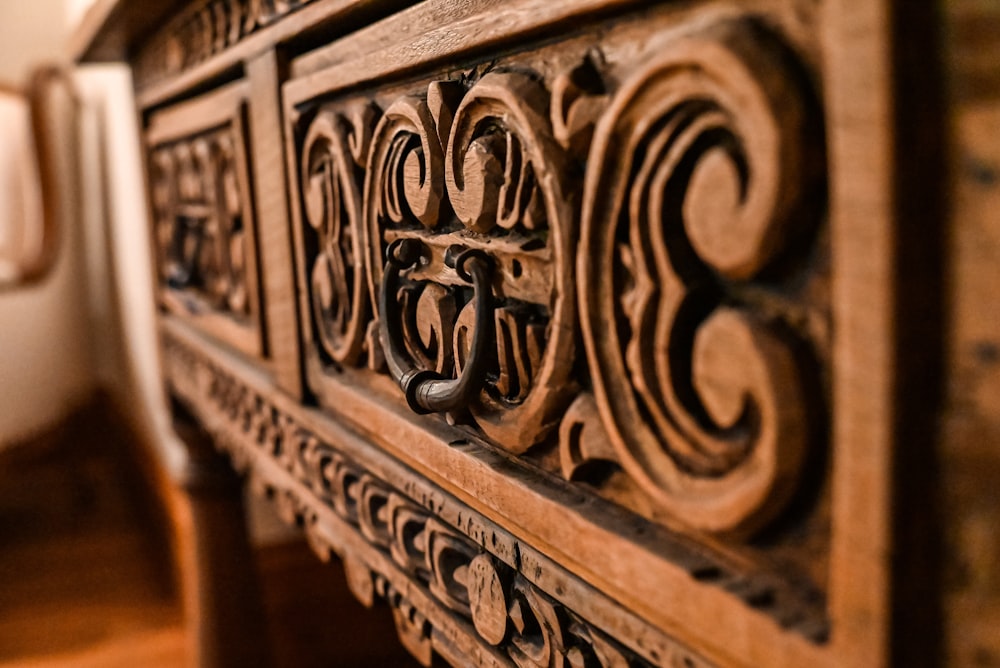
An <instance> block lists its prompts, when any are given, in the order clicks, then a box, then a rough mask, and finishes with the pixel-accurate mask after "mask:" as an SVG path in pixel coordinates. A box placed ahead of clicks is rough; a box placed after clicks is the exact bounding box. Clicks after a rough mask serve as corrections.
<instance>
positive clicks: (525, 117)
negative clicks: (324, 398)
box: [445, 72, 575, 452]
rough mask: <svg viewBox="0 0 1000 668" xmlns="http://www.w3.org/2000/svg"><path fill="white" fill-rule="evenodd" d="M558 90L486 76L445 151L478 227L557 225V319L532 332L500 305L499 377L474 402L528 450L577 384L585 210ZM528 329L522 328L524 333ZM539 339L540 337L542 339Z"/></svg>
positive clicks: (469, 97) (492, 432)
mask: <svg viewBox="0 0 1000 668" xmlns="http://www.w3.org/2000/svg"><path fill="white" fill-rule="evenodd" d="M548 108H549V97H548V94H547V93H546V91H545V89H544V88H543V87H542V85H541V84H540V83H538V82H537V81H535V80H533V79H531V78H530V77H528V76H526V75H524V74H519V73H511V72H503V73H501V72H492V73H489V74H486V75H485V76H483V78H482V79H480V80H479V81H478V82H477V83H476V85H475V86H473V87H472V89H471V90H469V92H468V93H467V94H466V95H465V97H464V98H463V99H462V103H461V105H460V106H459V107H458V109H457V110H456V112H455V116H454V121H453V123H452V125H451V132H450V137H449V140H448V151H447V156H446V159H445V180H446V183H447V188H448V196H449V200H450V202H451V206H452V208H453V209H454V211H455V215H456V216H457V217H458V219H459V220H460V221H461V222H462V224H463V225H464V226H465V227H467V228H468V229H470V230H472V231H474V232H488V231H490V230H491V229H493V228H495V227H499V228H501V229H504V230H511V229H517V228H522V229H523V230H524V231H531V230H540V229H543V228H547V230H548V241H547V252H548V253H549V254H550V255H549V257H551V271H552V275H553V277H554V280H553V294H552V295H551V307H550V309H549V313H550V320H549V323H548V326H547V327H546V330H545V334H544V336H537V337H534V334H535V330H534V329H533V328H531V327H530V326H529V327H528V328H527V329H526V330H525V331H524V332H521V331H520V330H524V329H525V328H524V326H523V324H522V325H521V327H520V330H519V329H518V327H517V323H514V324H511V322H509V321H510V320H511V319H512V318H513V316H512V315H511V314H509V313H508V312H507V311H505V310H498V311H497V315H496V318H497V325H496V328H497V331H498V332H500V333H501V334H502V335H503V336H501V338H500V341H499V342H498V344H502V345H503V347H504V348H505V350H498V356H499V357H502V358H503V359H501V360H500V363H501V364H502V366H503V367H504V368H503V369H501V373H500V379H499V381H498V382H494V383H491V384H489V385H488V386H487V387H486V388H485V389H484V391H483V393H482V395H481V397H480V400H479V401H478V402H476V403H475V404H474V405H473V406H472V407H471V408H472V413H473V415H475V416H476V418H477V422H478V423H479V425H480V427H481V428H482V430H483V431H484V432H485V433H486V434H487V436H489V437H490V438H492V439H494V440H496V441H498V442H501V443H503V444H504V446H505V447H507V448H509V449H511V450H513V451H515V452H521V451H523V450H525V449H527V448H528V447H530V446H531V445H533V444H534V443H536V442H538V441H539V440H540V439H541V438H543V437H544V435H545V434H546V433H548V431H549V430H550V429H551V427H552V426H554V424H555V423H556V421H557V420H558V415H559V414H560V413H561V410H562V409H564V408H565V404H566V400H567V399H568V396H569V394H571V392H572V387H571V383H570V380H569V375H570V373H571V371H572V359H573V355H574V334H573V328H572V327H571V326H569V323H571V322H572V321H573V318H574V315H575V297H574V294H573V288H574V285H573V282H572V280H571V278H570V271H571V268H570V266H569V263H570V257H571V253H572V250H571V248H572V246H571V241H572V239H573V238H574V232H575V228H574V225H573V223H574V217H575V210H574V207H573V205H572V204H571V198H570V197H569V196H568V193H567V192H566V190H565V185H564V180H565V174H566V171H567V170H566V157H565V153H564V151H563V149H562V148H560V147H559V145H558V144H557V143H556V141H555V139H553V136H552V127H551V122H550V120H549V113H548ZM473 317H474V314H473V313H471V312H469V309H468V307H467V308H466V309H465V311H464V312H463V313H461V314H460V316H459V322H458V324H456V329H455V332H456V350H455V352H454V357H455V360H456V364H457V365H459V366H461V361H462V360H463V359H464V358H465V354H466V351H465V350H464V349H463V345H462V341H463V340H464V339H466V338H469V334H468V332H467V329H468V326H467V325H468V323H469V322H471V321H472V319H473ZM518 334H520V336H518ZM533 337H534V338H533Z"/></svg>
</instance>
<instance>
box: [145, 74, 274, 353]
mask: <svg viewBox="0 0 1000 668" xmlns="http://www.w3.org/2000/svg"><path fill="white" fill-rule="evenodd" d="M242 95H243V94H242V92H241V90H240V88H239V86H235V87H233V86H231V87H229V88H227V89H223V90H222V91H219V92H217V93H212V94H211V95H209V96H206V97H205V98H201V99H200V100H196V101H194V102H191V103H188V104H187V105H181V106H180V107H178V108H173V109H169V110H166V111H164V112H160V113H159V114H157V115H155V116H154V117H153V119H152V120H151V122H150V129H149V131H148V134H147V141H148V143H149V146H150V148H149V174H150V191H151V198H152V209H153V224H154V243H155V247H156V252H157V269H158V274H159V281H160V287H161V290H160V298H161V302H162V303H163V305H164V306H165V308H167V309H168V310H170V311H172V312H174V313H178V314H182V315H185V316H187V317H189V318H191V319H192V320H195V321H197V322H199V323H200V324H201V325H202V326H203V327H205V328H206V329H208V330H210V331H211V332H212V333H213V334H214V335H216V336H218V337H220V338H222V339H224V340H226V341H227V342H228V343H230V344H231V345H233V346H235V347H237V348H238V349H240V350H242V351H244V352H247V353H250V354H253V355H261V354H262V353H263V340H262V335H261V331H260V324H259V322H260V307H259V304H258V302H257V299H258V288H257V268H256V257H257V253H256V237H255V229H254V218H253V210H252V207H251V203H250V193H249V180H248V171H247V157H246V146H245V134H244V122H243V113H244V111H243V96H242ZM186 109H195V110H197V109H201V110H202V111H203V112H205V113H206V114H207V115H206V116H205V117H201V118H198V117H195V118H193V119H188V118H186V117H185V116H184V115H185V113H186V111H185V110H186ZM182 118H183V119H184V120H183V121H181V122H180V123H179V122H178V120H179V119H182Z"/></svg>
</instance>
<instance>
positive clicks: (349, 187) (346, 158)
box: [301, 110, 369, 364]
mask: <svg viewBox="0 0 1000 668" xmlns="http://www.w3.org/2000/svg"><path fill="white" fill-rule="evenodd" d="M358 133H359V130H357V129H354V130H353V133H352V130H351V128H350V127H349V124H348V121H347V120H346V119H344V118H343V117H341V116H339V115H337V114H334V113H333V112H331V111H328V110H322V111H320V112H319V113H318V114H317V115H316V117H315V118H314V119H313V121H312V123H311V124H310V126H309V130H308V132H307V133H306V138H305V142H304V146H303V151H302V166H301V169H302V183H303V193H302V198H303V205H304V211H305V218H306V220H307V221H308V222H309V225H310V226H311V227H312V228H313V229H314V230H315V231H316V235H317V238H318V241H319V249H318V254H317V256H316V259H315V260H314V261H313V265H312V267H311V268H310V270H309V271H310V273H309V281H310V286H309V288H310V303H311V306H312V309H313V322H314V323H315V325H316V329H317V330H318V333H319V339H320V344H321V345H322V347H323V350H324V351H325V352H326V353H327V354H328V355H329V356H330V357H331V358H332V359H333V360H334V361H336V362H338V363H340V364H354V363H355V362H356V361H357V360H358V358H359V356H360V355H361V352H362V348H363V344H364V335H365V326H366V324H367V321H368V314H369V304H368V300H367V299H366V297H365V287H366V280H365V262H364V252H363V234H364V229H363V219H362V208H361V193H360V192H359V190H358V177H357V176H356V175H355V170H356V168H355V164H354V160H353V159H352V146H351V142H352V141H355V140H354V139H353V138H354V136H355V134H358Z"/></svg>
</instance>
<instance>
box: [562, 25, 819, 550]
mask: <svg viewBox="0 0 1000 668" xmlns="http://www.w3.org/2000/svg"><path fill="white" fill-rule="evenodd" d="M807 114H808V110H807V108H806V104H805V102H804V100H803V93H802V91H801V90H800V88H799V78H798V76H797V74H796V73H795V72H794V71H792V70H790V68H789V65H788V64H787V62H786V61H785V59H784V58H783V54H782V53H781V51H780V50H779V48H778V46H777V45H776V44H774V43H773V39H772V37H771V36H769V35H767V34H766V33H764V32H763V31H760V30H754V29H751V28H749V27H748V26H746V25H739V24H724V25H721V26H717V27H714V28H713V29H712V30H710V31H708V32H706V33H702V34H698V35H693V36H689V37H685V38H682V39H679V40H671V41H668V42H665V43H664V44H663V45H662V47H660V48H658V49H656V51H655V55H653V56H652V57H651V58H650V59H648V60H646V61H645V62H643V64H642V66H641V67H640V68H638V69H637V71H636V72H634V73H633V74H632V75H631V76H630V77H629V78H628V79H627V80H626V81H625V82H623V84H622V85H621V87H620V88H619V89H618V90H617V91H615V94H614V96H613V98H612V100H611V102H610V106H609V108H608V110H607V111H606V112H605V114H604V115H603V116H602V117H601V119H600V121H599V122H598V124H597V128H596V130H595V132H594V136H595V139H594V144H593V147H592V149H591V153H590V160H589V161H588V172H587V186H586V193H585V195H584V205H583V225H582V232H581V245H580V250H579V254H578V258H579V262H578V267H577V277H578V281H579V284H580V293H581V305H582V311H583V313H582V316H581V323H582V325H583V331H584V341H585V343H586V346H587V353H588V360H589V362H590V368H591V373H592V380H593V385H594V391H595V394H596V397H597V402H598V404H599V406H600V409H601V414H602V415H603V416H604V417H605V420H604V421H605V425H606V428H607V430H608V433H609V435H610V436H611V442H612V443H613V444H614V447H615V451H616V453H617V455H618V456H617V459H618V461H620V462H621V464H622V466H623V467H624V468H625V470H626V471H628V472H629V474H630V475H631V476H632V477H633V478H634V479H636V480H637V481H639V482H640V484H642V486H643V487H644V488H645V489H647V490H648V491H649V492H650V493H651V494H653V495H654V496H656V498H657V499H658V500H660V502H662V503H663V504H664V506H665V507H667V508H669V509H671V511H672V512H673V513H675V514H676V515H677V516H679V517H683V518H684V519H685V520H686V521H687V522H689V523H691V524H693V525H694V526H697V527H701V528H706V529H709V530H731V529H735V528H746V527H747V526H748V525H749V526H759V525H760V524H761V523H762V522H764V521H766V520H767V519H770V518H771V517H773V516H774V514H775V513H776V512H777V510H778V509H780V507H781V505H782V504H783V503H784V502H785V501H786V500H787V499H788V497H789V495H790V494H791V492H792V491H793V490H794V486H795V484H796V481H797V479H798V477H799V476H798V474H799V471H800V469H801V466H802V463H803V460H804V458H805V454H806V452H805V451H806V448H807V447H808V446H809V444H808V436H809V433H810V430H809V427H808V424H807V421H808V409H807V402H808V401H811V400H814V398H813V397H810V396H809V395H808V391H809V389H810V388H807V387H806V386H805V384H804V382H803V380H802V376H803V375H804V374H807V373H812V374H813V375H815V370H814V369H811V368H804V367H803V362H802V361H801V360H800V359H799V358H797V357H796V353H795V346H796V344H795V342H794V338H795V334H794V333H793V332H794V330H792V328H791V327H788V326H785V325H784V322H787V319H788V318H787V312H786V311H787V308H782V306H778V307H777V308H776V309H775V310H774V312H768V313H762V312H761V309H760V308H759V307H757V306H756V305H755V304H754V303H752V302H748V300H747V299H746V298H745V297H743V295H742V294H741V291H744V290H746V289H747V286H753V285H754V280H755V279H756V278H757V277H759V276H760V274H761V273H762V272H763V270H764V269H765V268H766V267H768V266H769V265H770V264H772V263H773V262H774V261H775V259H776V258H777V257H779V256H780V254H781V252H782V251H783V250H784V249H785V248H787V246H788V245H789V243H790V242H791V241H792V240H793V239H794V238H797V237H800V236H801V234H802V232H803V231H808V230H809V229H810V228H811V227H812V226H813V225H814V224H815V222H814V221H810V220H809V219H808V218H807V217H806V216H804V215H802V211H803V207H802V199H803V197H804V196H805V195H813V194H815V192H816V191H815V189H814V188H813V187H812V186H813V184H812V183H810V181H809V179H810V178H812V177H814V174H811V173H810V170H811V168H812V165H813V164H814V161H813V159H812V156H811V155H810V151H815V150H816V149H815V138H814V136H813V135H812V134H811V133H810V131H811V128H810V127H809V120H808V118H807ZM761 288H762V290H773V291H775V292H776V291H777V289H776V288H773V287H770V286H763V285H762V286H761ZM755 298H756V299H758V300H759V299H760V295H759V294H758V295H755Z"/></svg>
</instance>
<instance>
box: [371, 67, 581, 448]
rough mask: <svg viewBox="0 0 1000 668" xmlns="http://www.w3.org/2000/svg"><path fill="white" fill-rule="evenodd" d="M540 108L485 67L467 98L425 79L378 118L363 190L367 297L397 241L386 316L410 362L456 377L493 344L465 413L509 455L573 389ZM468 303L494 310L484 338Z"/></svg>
mask: <svg viewBox="0 0 1000 668" xmlns="http://www.w3.org/2000/svg"><path fill="white" fill-rule="evenodd" d="M548 111H549V110H548V95H547V93H546V91H545V89H544V88H543V87H542V85H541V84H539V83H538V82H536V81H534V80H533V79H531V78H529V77H528V76H526V75H523V74H516V73H497V72H492V73H488V74H485V75H484V76H483V77H482V78H481V79H480V80H479V81H478V82H477V83H476V84H475V85H473V86H472V87H471V88H470V89H469V90H468V91H466V90H465V88H464V86H463V85H462V84H459V83H458V82H439V83H434V84H431V86H430V88H429V90H428V93H427V96H426V99H423V98H418V97H409V98H404V99H402V100H399V101H398V102H396V103H395V104H393V105H391V106H390V108H389V109H388V110H387V111H386V113H385V116H384V117H383V119H382V121H381V122H380V123H379V126H378V127H377V128H376V130H375V135H374V138H373V142H372V151H371V156H370V158H369V162H368V176H367V181H366V185H365V192H366V198H365V201H366V203H367V204H366V206H367V210H366V218H367V222H368V230H369V234H370V239H371V248H370V249H369V252H370V255H369V258H370V259H369V262H370V267H371V268H370V276H371V280H370V285H371V290H372V298H373V299H375V300H377V299H378V296H377V295H378V293H379V290H380V288H383V287H385V286H383V282H384V279H385V275H384V273H383V270H382V266H383V263H384V262H385V256H384V253H385V249H386V247H387V246H389V245H390V244H392V243H393V242H397V241H398V240H407V243H408V244H409V245H408V246H406V248H407V249H408V252H409V255H408V256H407V258H406V260H407V261H406V263H403V262H402V258H400V260H399V263H400V264H399V265H396V266H397V267H398V268H401V269H402V270H403V272H402V275H401V277H400V279H399V292H398V294H397V295H388V296H387V297H388V299H389V300H394V301H395V305H394V304H393V303H392V301H390V302H389V303H388V304H387V307H386V308H387V309H394V308H397V307H398V308H399V309H401V311H402V313H403V316H402V318H401V325H400V326H401V328H402V332H400V334H401V338H402V339H403V340H404V342H405V349H406V350H405V355H406V356H407V357H408V358H409V363H410V364H413V365H416V367H417V369H424V370H426V371H427V372H433V373H434V374H435V378H440V379H447V378H462V377H463V372H464V371H465V370H466V366H467V365H469V364H470V363H471V362H472V358H470V354H471V352H472V342H473V341H474V340H476V338H477V334H478V335H479V336H480V337H481V336H484V335H485V336H487V337H488V338H490V339H492V341H491V343H490V345H489V346H488V349H489V351H490V352H489V353H488V354H487V358H488V366H487V369H486V371H485V374H482V375H484V380H485V382H484V383H483V384H482V386H481V387H482V389H481V390H479V389H477V390H476V391H475V392H474V395H473V397H472V398H471V399H470V400H468V401H466V402H464V405H463V408H464V409H467V410H468V411H469V412H470V413H471V415H472V416H473V418H474V420H475V422H476V424H477V425H478V426H479V427H480V428H481V429H482V430H483V432H485V433H486V435H487V436H489V437H490V438H492V439H494V440H495V441H497V442H498V443H500V444H502V445H503V446H504V447H506V448H508V449H511V450H513V451H514V452H521V451H523V450H525V449H527V448H528V447H530V446H531V445H533V444H534V443H537V442H538V441H539V440H541V439H542V438H544V437H545V435H546V434H547V433H548V432H549V431H550V430H551V429H552V428H553V426H554V425H555V422H556V420H557V417H558V413H559V410H560V409H561V408H562V407H564V406H565V402H566V400H567V398H568V397H569V396H570V395H571V393H572V382H571V380H570V372H571V368H572V359H573V346H574V336H573V330H572V326H571V323H572V321H573V315H574V311H575V303H574V301H575V300H574V297H573V284H572V281H571V277H570V271H571V268H570V266H569V263H570V258H571V245H570V244H571V241H572V236H573V225H574V220H573V219H574V208H573V205H572V198H571V197H569V194H568V191H567V189H566V186H565V185H564V183H563V181H564V180H565V179H566V178H567V177H566V170H565V169H564V167H565V166H566V157H565V155H564V152H563V149H562V148H561V147H560V146H559V145H558V144H557V143H556V142H555V140H554V139H553V138H552V130H551V125H550V122H549V113H548ZM473 252H475V253H479V254H480V257H483V258H484V259H485V261H486V262H487V264H488V266H489V271H490V279H489V280H490V283H491V285H492V289H491V290H490V293H491V294H488V295H485V296H484V295H478V296H476V295H473V293H472V290H471V282H470V281H467V280H465V279H463V270H462V266H460V265H461V264H462V262H461V260H462V258H461V254H462V253H467V254H468V253H473ZM456 258H458V260H456ZM398 268H397V269H395V270H394V273H393V274H392V276H391V279H392V281H393V285H395V284H396V283H395V281H396V280H397V276H396V273H395V272H396V271H398ZM483 297H487V298H486V299H484V298H483ZM477 303H479V304H483V305H486V306H487V307H488V308H490V309H491V310H492V315H491V316H489V317H490V319H491V320H492V324H491V325H490V327H489V329H490V330H492V331H489V332H486V333H484V332H483V331H482V328H479V327H477V325H476V319H477V313H476V311H477V306H476V304H477ZM386 324H387V323H385V322H383V326H384V325H386ZM392 333H393V334H394V335H395V332H392ZM390 343H392V342H391V341H389V342H386V341H383V345H384V346H386V352H387V353H388V354H389V355H390V356H391V355H393V354H395V352H394V347H392V346H390V345H389V344H390ZM391 361H392V360H391V359H390V362H391ZM480 361H481V360H479V359H478V358H477V364H478V363H479V362H480ZM392 368H393V365H392V364H391V363H390V370H392ZM403 368H405V365H404V367H403ZM477 368H478V367H477ZM401 373H402V372H401ZM435 382H437V381H435Z"/></svg>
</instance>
